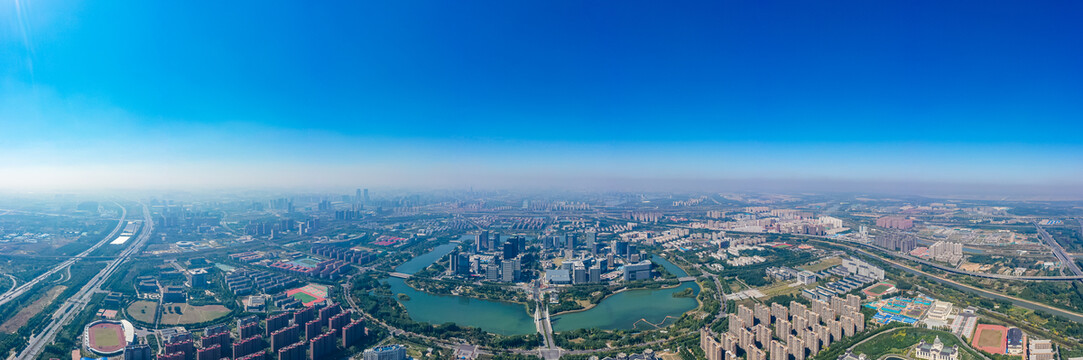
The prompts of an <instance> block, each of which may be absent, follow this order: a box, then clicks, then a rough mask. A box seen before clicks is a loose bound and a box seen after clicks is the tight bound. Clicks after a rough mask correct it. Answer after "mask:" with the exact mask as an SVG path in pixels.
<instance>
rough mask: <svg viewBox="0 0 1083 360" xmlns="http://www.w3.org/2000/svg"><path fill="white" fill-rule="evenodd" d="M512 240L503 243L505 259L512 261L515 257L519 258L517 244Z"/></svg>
mask: <svg viewBox="0 0 1083 360" xmlns="http://www.w3.org/2000/svg"><path fill="white" fill-rule="evenodd" d="M513 239H514V237H513V238H510V239H508V240H507V241H505V242H504V258H505V259H514V258H515V257H516V256H519V243H518V242H517V241H515V240H513Z"/></svg>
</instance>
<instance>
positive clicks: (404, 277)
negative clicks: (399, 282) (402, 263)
mask: <svg viewBox="0 0 1083 360" xmlns="http://www.w3.org/2000/svg"><path fill="white" fill-rule="evenodd" d="M387 275H389V276H391V277H397V278H399V279H409V278H410V274H403V273H400V272H393V273H388V274H387Z"/></svg>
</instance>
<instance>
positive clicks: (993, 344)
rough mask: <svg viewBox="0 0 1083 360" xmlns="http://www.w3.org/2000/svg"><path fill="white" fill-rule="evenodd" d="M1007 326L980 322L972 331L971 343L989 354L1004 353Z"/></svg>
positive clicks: (1006, 344) (1006, 340)
mask: <svg viewBox="0 0 1083 360" xmlns="http://www.w3.org/2000/svg"><path fill="white" fill-rule="evenodd" d="M1007 335H1008V328H1006V327H1003V326H1000V325H990V324H981V325H978V329H977V330H975V331H974V341H973V343H971V345H974V347H975V348H978V349H981V350H984V351H985V352H988V353H990V354H1002V355H1003V354H1004V351H1005V350H1006V349H1007V346H1008V337H1007Z"/></svg>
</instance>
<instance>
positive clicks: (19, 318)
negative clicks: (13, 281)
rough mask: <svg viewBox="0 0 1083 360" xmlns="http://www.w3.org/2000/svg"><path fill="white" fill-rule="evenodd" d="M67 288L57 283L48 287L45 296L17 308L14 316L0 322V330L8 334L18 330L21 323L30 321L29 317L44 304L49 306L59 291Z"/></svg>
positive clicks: (39, 310)
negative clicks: (17, 310) (50, 287)
mask: <svg viewBox="0 0 1083 360" xmlns="http://www.w3.org/2000/svg"><path fill="white" fill-rule="evenodd" d="M67 288H68V287H67V286H64V285H57V286H54V287H53V288H52V289H49V291H46V292H45V296H42V297H39V298H37V299H35V300H34V302H32V303H30V305H29V306H27V307H24V308H22V309H19V312H18V313H15V316H12V317H11V318H10V319H7V321H4V323H3V324H0V332H5V333H8V334H13V333H15V331H18V330H19V328H21V327H23V325H26V322H27V321H30V318H32V317H34V315H37V314H38V313H39V312H41V310H42V309H45V307H46V306H49V304H51V303H52V302H53V300H55V299H56V297H57V296H60V293H62V292H64V290H66V289H67Z"/></svg>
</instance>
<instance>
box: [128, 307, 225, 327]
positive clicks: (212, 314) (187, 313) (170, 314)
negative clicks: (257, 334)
mask: <svg viewBox="0 0 1083 360" xmlns="http://www.w3.org/2000/svg"><path fill="white" fill-rule="evenodd" d="M157 306H158V303H156V302H152V301H136V302H134V303H132V305H130V306H128V316H131V317H132V318H133V319H135V320H139V321H142V322H145V323H153V322H154V309H155V308H156V307H157ZM229 312H230V311H229V308H226V307H225V306H222V305H202V306H192V305H189V304H169V305H167V306H165V308H164V309H162V325H184V324H195V323H200V322H204V321H211V320H214V319H217V318H220V317H223V316H226V315H228V314H229Z"/></svg>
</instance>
